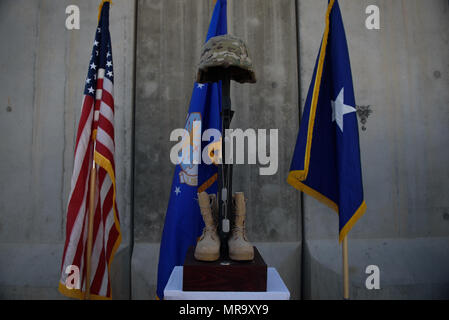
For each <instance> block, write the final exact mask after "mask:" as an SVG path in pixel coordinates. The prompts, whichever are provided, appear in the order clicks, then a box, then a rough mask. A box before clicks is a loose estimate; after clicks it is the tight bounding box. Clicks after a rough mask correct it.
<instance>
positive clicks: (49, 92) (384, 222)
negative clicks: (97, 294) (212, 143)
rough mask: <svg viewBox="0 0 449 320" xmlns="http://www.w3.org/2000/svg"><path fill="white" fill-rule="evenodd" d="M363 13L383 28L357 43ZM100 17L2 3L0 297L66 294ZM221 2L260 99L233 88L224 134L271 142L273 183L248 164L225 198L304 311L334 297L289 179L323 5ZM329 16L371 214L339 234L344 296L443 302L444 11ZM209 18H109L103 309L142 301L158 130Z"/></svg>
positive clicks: (181, 100) (169, 10)
mask: <svg viewBox="0 0 449 320" xmlns="http://www.w3.org/2000/svg"><path fill="white" fill-rule="evenodd" d="M69 4H77V5H78V6H79V7H80V10H81V30H76V31H68V30H66V29H65V27H64V26H65V18H66V15H65V8H66V6H67V5H69ZM370 4H376V5H378V6H379V7H380V9H381V30H378V31H375V30H367V29H366V28H365V19H366V14H365V8H366V7H367V6H368V5H370ZM97 5H98V3H97V1H77V0H72V1H65V0H64V1H56V0H47V1H25V0H22V1H11V0H3V1H1V2H0V39H1V40H2V43H3V46H2V49H1V50H0V64H1V70H2V73H1V74H0V136H1V137H2V138H1V139H0V154H1V158H0V178H1V179H0V190H1V195H0V298H31V299H39V298H60V297H61V296H60V295H59V293H58V292H57V290H56V287H57V282H58V279H59V268H60V263H61V254H62V245H63V241H64V237H65V234H64V233H65V209H66V204H67V197H68V193H69V186H70V178H71V174H72V166H73V149H74V136H75V132H76V128H77V127H76V126H77V122H78V118H79V112H80V105H81V99H82V90H83V82H84V78H85V74H86V72H87V63H88V59H89V57H90V50H91V45H92V41H93V36H94V30H95V26H96V23H97V21H96V20H97V13H96V12H97ZM136 5H137V6H138V10H137V15H136V10H135V9H136V7H135V6H136ZM228 5H229V9H228V15H229V31H230V32H231V33H233V34H235V35H237V36H240V37H242V38H244V39H245V40H246V41H247V43H248V46H249V49H250V51H251V53H252V56H253V60H254V65H255V68H256V73H257V76H258V83H257V84H256V85H237V84H233V86H232V95H233V96H232V100H233V106H234V109H235V110H236V112H237V113H236V118H235V120H234V122H233V127H234V128H242V129H246V128H256V129H257V128H265V129H271V128H278V129H280V131H279V142H280V150H279V151H280V152H279V172H278V174H277V175H275V176H272V177H261V176H259V175H258V167H257V166H237V167H236V169H235V182H234V183H235V188H236V190H237V189H240V190H242V191H245V192H246V194H247V196H248V198H249V199H250V201H249V203H248V208H249V210H248V212H249V214H248V229H249V230H248V234H249V238H250V239H251V240H252V241H254V242H255V244H256V245H257V246H258V247H259V249H260V251H261V253H262V255H263V256H264V258H265V260H266V261H267V263H268V264H269V265H270V266H274V267H276V268H277V269H278V271H279V272H280V274H281V276H282V277H283V279H284V280H285V282H286V284H287V286H288V287H289V289H290V290H291V292H292V297H293V298H299V297H301V287H303V289H304V291H303V292H304V298H314V299H339V298H340V297H341V250H340V248H339V246H338V241H337V225H338V221H337V217H336V215H335V214H334V213H333V212H332V211H331V210H329V209H328V208H326V207H324V206H323V205H321V204H320V203H318V202H317V201H316V200H314V199H311V198H309V197H307V196H304V199H303V201H302V202H301V198H302V197H301V196H300V194H299V193H298V192H297V191H295V190H294V189H293V188H292V187H290V186H288V185H287V183H286V182H285V180H286V176H287V173H288V169H289V165H290V160H291V155H292V152H293V147H294V141H295V139H296V134H297V130H298V126H299V123H298V118H299V115H300V110H301V109H302V106H303V104H304V100H305V97H306V92H307V89H308V86H309V83H310V79H311V76H312V70H313V67H314V63H315V59H316V55H317V52H318V48H319V44H320V40H321V37H322V32H323V29H324V14H325V10H326V1H313V0H299V1H295V0H276V1H274V0H273V1H270V0H245V1H238V0H228ZM340 6H341V9H342V14H343V19H344V23H345V27H346V33H347V38H348V43H349V49H350V55H351V62H352V71H353V77H354V85H355V93H356V101H357V102H358V104H359V105H370V106H371V109H372V110H373V114H372V115H371V116H370V117H369V118H368V122H367V123H366V128H367V130H366V131H360V132H361V134H360V139H361V141H360V143H361V149H362V162H363V175H364V186H365V194H366V201H367V204H368V211H367V213H366V215H365V216H364V217H363V218H362V219H361V220H360V222H359V223H357V224H356V226H355V227H354V229H353V231H352V232H351V233H350V237H349V259H350V276H351V294H352V298H354V299H381V298H387V299H391V298H393V299H404V298H448V297H449V272H448V271H447V270H449V255H448V252H449V200H448V199H449V198H448V196H447V195H448V190H449V185H448V184H449V182H448V181H449V168H448V166H447V163H449V152H448V151H447V145H448V143H449V138H448V137H449V135H448V133H449V132H448V131H449V126H448V123H449V113H448V112H447V110H448V109H447V104H448V102H449V92H448V90H447V88H448V87H449V74H448V70H449V68H448V63H447V61H448V52H449V50H448V49H449V48H448V47H449V38H448V35H447V30H448V27H449V19H448V16H449V4H448V2H447V1H445V0H430V1H417V0H410V1H385V0H373V1H368V0H362V1H351V0H340ZM212 9H213V3H212V1H210V0H176V1H173V0H170V1H163V0H139V1H115V2H114V5H113V6H112V9H111V21H112V22H111V34H112V41H113V54H114V64H115V66H114V67H115V74H116V77H115V83H116V86H115V102H116V109H117V112H116V130H117V132H116V139H117V140H116V143H117V175H118V177H117V179H118V181H120V183H119V185H118V195H119V198H118V199H117V201H118V205H119V210H120V217H121V221H122V230H123V236H124V240H123V243H122V246H121V248H120V250H119V252H118V254H117V256H116V259H115V263H114V266H113V276H112V277H113V286H114V287H113V295H114V297H115V298H128V297H130V296H132V298H134V299H152V298H154V297H155V287H156V277H157V262H158V254H159V241H160V237H161V233H162V228H163V222H164V216H165V213H166V207H167V203H168V190H170V186H171V177H172V174H173V170H174V167H173V166H172V165H171V163H170V161H169V150H170V148H171V144H170V143H169V141H168V140H169V133H170V132H171V131H172V130H173V129H175V128H181V127H183V126H184V121H185V116H186V113H187V108H188V104H189V100H190V95H191V92H192V86H193V81H194V77H195V73H196V66H197V63H198V58H199V55H200V48H201V45H202V43H203V42H204V40H205V35H206V32H207V27H208V23H209V20H210V15H211V12H212ZM296 9H298V10H297V11H296ZM136 19H137V30H135V23H136ZM297 36H299V41H298V40H297ZM135 43H136V44H137V52H135V51H134V44H135ZM135 54H137V57H136V61H134V55H135ZM298 61H299V62H300V65H299V66H298ZM134 65H136V67H137V74H136V79H137V87H136V88H134V87H133V83H134V74H133V70H134ZM298 67H299V68H298ZM298 71H299V73H298ZM134 98H135V99H136V105H135V111H136V114H135V127H134V128H133V109H134V106H133V100H134ZM133 130H135V141H134V142H135V154H134V155H133V154H132V149H133V148H132V146H133V141H132V136H133ZM133 156H134V164H133V163H132V159H133ZM133 166H134V170H135V173H134V177H132V169H133ZM133 182H134V198H132V187H133ZM132 206H134V212H132ZM302 221H304V225H303V224H302ZM302 230H304V234H302ZM302 239H304V251H303V253H304V256H301V253H302V250H301V248H302ZM133 246H134V250H133V251H132V248H133ZM131 252H132V259H131ZM301 262H303V263H301ZM371 264H374V265H378V266H379V267H380V269H381V290H378V291H369V290H366V288H365V286H364V282H365V279H366V277H367V275H366V274H365V268H366V266H367V265H371ZM301 266H303V267H304V268H303V269H302V270H301ZM301 272H303V273H304V279H305V282H304V283H301V281H300V280H301V279H300V277H301ZM130 279H131V281H130ZM130 287H132V289H131V288H130Z"/></svg>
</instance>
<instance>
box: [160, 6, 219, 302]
mask: <svg viewBox="0 0 449 320" xmlns="http://www.w3.org/2000/svg"><path fill="white" fill-rule="evenodd" d="M226 7H227V2H226V0H218V1H217V3H216V5H215V9H214V13H213V15H212V20H211V22H210V26H209V32H208V34H207V39H206V42H207V41H208V40H209V39H210V38H212V37H216V36H221V35H225V34H227V14H226ZM220 113H221V83H211V84H198V83H195V84H194V89H193V93H192V98H191V101H190V107H189V113H188V115H187V120H186V126H185V129H186V130H187V131H188V132H189V134H190V136H191V137H193V136H194V135H195V133H194V132H195V130H196V127H195V128H194V123H195V122H196V121H201V127H202V130H201V135H202V133H203V132H204V131H205V130H207V129H216V130H219V131H220V132H221V116H220ZM210 142H212V143H213V142H214V141H210ZM210 142H202V149H201V150H203V148H204V147H206V146H207V145H208V144H209V143H210ZM215 142H218V141H215ZM196 145H197V144H195V143H191V144H190V149H191V152H190V154H191V155H192V154H193V153H194V152H200V155H201V150H195V148H196ZM183 156H184V154H183ZM183 162H187V161H183ZM217 176H218V167H217V166H216V165H215V164H211V165H207V164H204V163H203V164H199V165H198V164H197V165H195V164H190V165H188V164H184V163H181V164H180V165H178V166H176V169H175V175H174V177H173V183H172V188H171V190H170V201H169V204H168V209H167V214H166V216H165V225H164V230H163V233H162V241H161V247H160V252H159V267H158V280H157V296H158V298H159V299H163V297H164V289H165V286H166V284H167V282H168V279H169V278H170V275H171V273H172V271H173V268H174V267H175V266H181V265H183V264H184V259H185V257H186V253H187V249H188V248H189V247H190V246H194V245H195V244H196V242H197V239H198V237H199V236H200V235H201V232H202V230H203V228H204V222H203V219H202V216H201V212H200V208H199V205H198V200H197V198H198V195H197V194H198V193H201V192H203V191H206V192H207V193H209V194H213V193H217Z"/></svg>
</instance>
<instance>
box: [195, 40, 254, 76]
mask: <svg viewBox="0 0 449 320" xmlns="http://www.w3.org/2000/svg"><path fill="white" fill-rule="evenodd" d="M201 52H202V53H201V59H200V64H199V67H198V69H199V70H198V78H197V82H198V83H207V82H217V81H219V80H222V79H223V71H225V69H226V71H228V72H229V73H230V76H231V79H232V80H234V81H237V82H239V83H256V75H255V73H254V69H253V63H252V61H251V58H250V57H249V53H248V49H247V47H246V44H245V42H244V41H243V40H242V39H239V38H237V37H235V36H232V35H229V34H227V35H224V36H218V37H213V38H211V39H209V41H208V42H207V43H206V44H205V45H204V46H203V49H202V51H201Z"/></svg>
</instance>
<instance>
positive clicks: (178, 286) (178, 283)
mask: <svg viewBox="0 0 449 320" xmlns="http://www.w3.org/2000/svg"><path fill="white" fill-rule="evenodd" d="M182 268H183V267H175V268H174V269H173V272H172V274H171V276H170V279H169V280H168V283H167V286H166V287H165V290H164V299H165V300H289V299H290V291H288V289H287V287H286V286H285V284H284V282H283V281H282V279H281V276H280V275H279V273H278V272H277V271H276V269H275V268H268V270H267V292H212V291H207V292H197V291H182Z"/></svg>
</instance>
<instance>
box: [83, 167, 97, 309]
mask: <svg viewBox="0 0 449 320" xmlns="http://www.w3.org/2000/svg"><path fill="white" fill-rule="evenodd" d="M96 176H97V168H96V166H95V161H94V162H93V165H92V170H91V173H90V193H89V227H88V228H89V229H88V234H87V253H86V254H87V257H86V291H84V300H89V298H90V273H91V258H92V238H93V233H94V232H93V231H94V214H95V208H94V206H95V184H96V181H95V180H96Z"/></svg>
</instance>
